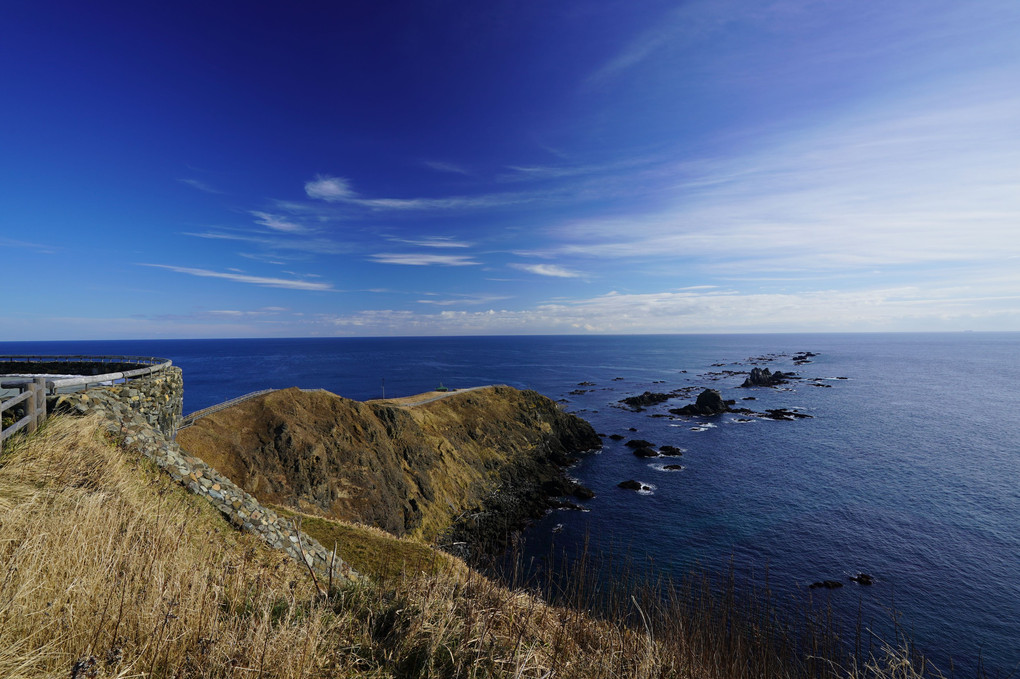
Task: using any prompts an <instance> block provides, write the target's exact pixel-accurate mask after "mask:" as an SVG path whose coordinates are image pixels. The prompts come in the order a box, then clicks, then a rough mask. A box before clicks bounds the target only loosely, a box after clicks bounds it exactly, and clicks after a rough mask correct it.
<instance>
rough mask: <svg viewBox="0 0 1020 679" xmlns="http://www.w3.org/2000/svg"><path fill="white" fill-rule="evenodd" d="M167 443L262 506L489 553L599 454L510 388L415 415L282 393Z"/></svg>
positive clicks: (593, 441) (575, 421)
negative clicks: (586, 457) (576, 459)
mask: <svg viewBox="0 0 1020 679" xmlns="http://www.w3.org/2000/svg"><path fill="white" fill-rule="evenodd" d="M177 440H178V443H180V445H181V447H182V448H183V449H184V450H186V451H188V452H189V453H191V454H193V455H196V456H198V457H201V458H202V459H204V460H205V461H206V462H207V463H209V464H210V465H212V466H213V467H215V468H217V469H218V470H220V471H221V472H222V473H224V474H225V475H226V476H228V477H229V478H231V479H232V480H233V481H234V482H235V483H237V484H238V485H240V486H241V487H243V488H244V489H245V490H247V491H248V492H250V493H251V494H252V495H254V496H255V497H257V498H258V499H259V500H261V501H263V502H267V503H273V504H278V505H285V506H290V507H294V508H295V509H298V510H300V511H303V512H306V513H312V514H319V515H322V516H326V517H330V518H340V519H345V520H348V521H356V522H360V523H366V524H370V525H374V526H378V527H379V528H382V529H384V530H387V531H389V532H391V533H393V534H395V535H405V534H409V535H414V536H418V537H422V538H424V539H426V540H432V539H435V538H437V537H440V536H441V535H445V536H446V537H447V539H448V540H455V539H456V540H468V541H471V542H474V543H475V544H483V545H484V548H486V549H487V550H488V549H492V548H498V546H499V543H500V538H499V536H498V535H497V533H500V532H502V533H506V530H507V529H508V528H513V527H515V526H516V525H519V524H520V522H521V521H523V520H525V519H527V518H528V517H529V516H531V515H534V514H535V513H537V512H540V511H542V510H543V509H544V508H545V507H547V506H548V502H547V499H546V498H547V497H548V496H549V495H561V494H569V493H571V492H574V491H576V490H577V487H576V484H573V483H572V482H570V481H569V480H567V479H566V477H565V476H564V475H563V473H562V467H563V466H564V465H565V464H567V463H568V462H569V460H570V458H571V456H572V455H573V454H574V453H577V452H580V451H583V450H587V449H591V448H596V447H598V446H599V445H601V444H600V441H599V439H598V437H597V436H596V434H595V432H594V430H592V428H591V426H590V425H588V424H587V423H586V422H584V421H583V420H581V419H579V418H577V417H575V416H573V415H568V414H566V413H563V412H562V411H560V410H559V409H558V408H557V407H556V404H555V403H553V402H552V401H550V400H549V399H547V398H545V397H544V396H541V395H540V394H537V393H535V392H532V391H518V390H516V389H512V388H510V387H487V388H485V389H480V390H475V391H470V392H463V393H454V394H452V395H450V396H448V397H446V398H443V399H442V400H439V401H434V402H432V403H427V404H423V405H418V406H407V405H400V404H398V403H396V402H388V401H374V402H367V403H361V402H357V401H351V400H349V399H345V398H341V397H339V396H336V395H334V394H330V393H328V392H324V391H318V392H302V391H300V390H298V389H286V390H282V391H277V392H273V393H271V394H267V395H265V396H262V397H259V398H256V399H253V400H251V401H246V402H243V403H240V404H238V405H236V406H233V407H231V408H228V409H227V410H223V411H220V412H218V413H214V414H212V415H209V416H207V417H204V418H202V419H200V420H199V421H198V422H197V423H196V424H195V425H194V426H192V427H189V428H187V429H183V430H181V431H180V433H179V434H178V437H177ZM489 542H492V543H493V544H491V545H490V544H485V543H489Z"/></svg>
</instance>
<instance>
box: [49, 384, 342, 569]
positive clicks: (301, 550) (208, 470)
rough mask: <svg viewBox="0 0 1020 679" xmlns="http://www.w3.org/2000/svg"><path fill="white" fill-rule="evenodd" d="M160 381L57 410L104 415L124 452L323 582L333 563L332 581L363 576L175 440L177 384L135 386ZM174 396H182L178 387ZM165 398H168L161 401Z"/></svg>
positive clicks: (79, 398)
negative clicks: (136, 456)
mask: <svg viewBox="0 0 1020 679" xmlns="http://www.w3.org/2000/svg"><path fill="white" fill-rule="evenodd" d="M172 370H173V371H175V372H176V380H177V382H176V384H180V383H181V380H180V372H181V371H180V369H179V368H172ZM161 372H166V371H161ZM159 377H160V375H159V374H156V375H152V376H149V377H145V378H141V379H139V380H132V381H131V382H129V383H127V384H125V385H116V386H112V387H96V388H92V389H88V390H87V391H83V392H76V393H73V394H61V395H60V396H58V397H57V398H56V399H55V401H56V402H55V404H54V412H57V413H61V412H63V413H71V414H76V415H85V414H88V413H93V412H97V413H100V414H102V415H103V416H104V417H105V418H106V420H107V421H106V424H105V427H106V430H107V431H109V432H110V433H111V434H113V435H114V436H115V437H117V438H118V439H119V441H120V442H121V444H122V445H123V447H124V448H126V449H128V450H132V451H135V452H138V453H140V454H142V455H144V456H145V457H147V458H149V459H150V460H152V461H153V462H155V463H156V465H158V466H159V467H160V468H161V469H163V470H164V471H166V472H167V473H168V474H170V476H172V477H173V478H174V479H175V480H176V481H178V482H180V483H181V484H182V485H184V486H185V487H187V488H188V490H190V491H191V492H193V493H195V494H197V495H201V496H203V497H205V498H206V499H208V500H209V501H210V502H212V503H213V505H214V506H215V507H216V508H217V509H219V510H220V512H222V513H223V514H224V515H225V516H226V517H227V519H228V520H229V521H230V523H231V524H233V525H234V526H235V527H237V528H239V529H241V530H245V531H249V532H252V533H255V534H256V535H258V536H259V537H261V538H262V539H263V540H264V541H265V542H266V544H268V545H269V546H270V547H272V548H273V549H282V550H283V551H285V552H287V554H289V555H290V556H291V557H292V558H293V559H294V560H295V561H297V562H298V563H301V564H304V565H307V566H310V567H311V568H312V570H314V571H315V572H316V574H317V575H318V577H320V578H321V579H322V580H321V582H322V583H323V584H325V582H327V581H328V580H329V579H330V564H331V563H332V566H333V573H332V580H333V581H334V582H337V581H342V580H345V579H346V580H349V579H356V578H359V577H360V576H359V575H358V573H357V572H355V571H354V570H353V569H352V568H351V567H350V566H348V565H347V564H346V563H344V561H343V560H342V559H341V558H340V556H339V555H337V556H336V558H335V560H333V556H332V554H331V552H330V551H327V550H326V548H325V547H323V546H322V545H321V544H319V543H318V542H317V541H316V540H315V539H314V538H312V537H310V536H308V535H306V534H305V533H303V532H301V531H300V530H298V529H297V527H296V526H295V525H294V523H293V522H292V521H291V520H290V519H287V518H285V517H282V516H279V515H278V514H277V513H276V512H275V511H273V510H272V509H270V508H269V507H265V506H263V505H262V504H260V503H259V501H258V500H256V499H255V498H254V497H252V496H251V495H250V494H248V493H247V492H245V491H244V490H243V489H241V488H239V487H238V486H237V485H235V484H234V482H233V481H231V480H230V479H228V478H227V477H225V476H223V475H222V474H220V473H219V472H218V471H216V470H215V469H213V468H212V467H210V466H209V465H207V464H206V463H205V462H203V461H202V460H200V459H199V458H197V457H192V456H190V455H188V454H187V453H186V452H184V451H182V450H181V449H180V447H179V446H178V445H177V444H176V443H175V442H173V441H172V440H171V439H172V438H173V434H174V433H175V432H176V425H173V426H171V424H172V423H179V422H180V404H181V401H180V398H179V397H178V398H177V400H176V401H174V399H173V397H172V394H173V393H175V392H174V389H175V387H174V380H173V379H169V380H167V379H164V380H163V381H162V382H161V383H157V384H151V385H140V387H139V386H136V382H141V381H143V380H152V379H153V378H159ZM164 377H165V376H164ZM157 382H159V381H158V379H157ZM176 393H177V394H181V393H182V392H181V390H180V389H179V388H177V390H176ZM163 396H166V398H165V399H162V397H163ZM161 399H162V403H163V405H161V403H160V402H161ZM174 403H176V409H174ZM164 408H165V409H166V412H164V411H163V409H164Z"/></svg>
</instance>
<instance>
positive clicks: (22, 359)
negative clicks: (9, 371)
mask: <svg viewBox="0 0 1020 679" xmlns="http://www.w3.org/2000/svg"><path fill="white" fill-rule="evenodd" d="M3 363H26V364H28V365H29V366H31V365H32V364H46V363H98V364H100V365H101V364H103V363H120V364H122V363H132V364H135V365H142V366H144V367H142V368H136V369H134V370H123V371H119V372H108V373H102V374H100V375H75V376H73V377H55V378H53V379H49V378H46V387H47V389H48V391H49V392H50V393H56V392H57V390H58V389H67V388H71V389H73V388H75V387H85V388H88V386H89V385H90V384H102V383H104V382H124V381H126V380H129V379H131V378H132V377H141V376H142V375H148V374H150V373H154V372H157V371H159V370H162V369H164V368H166V367H169V366H170V365H172V364H173V362H172V361H170V360H169V359H166V358H156V357H154V356H78V355H75V356H0V367H2V365H3ZM28 381H30V380H29V378H22V379H20V380H19V379H18V378H10V379H3V375H2V374H0V382H3V385H6V386H7V388H13V387H15V386H16V385H18V384H20V383H23V382H28Z"/></svg>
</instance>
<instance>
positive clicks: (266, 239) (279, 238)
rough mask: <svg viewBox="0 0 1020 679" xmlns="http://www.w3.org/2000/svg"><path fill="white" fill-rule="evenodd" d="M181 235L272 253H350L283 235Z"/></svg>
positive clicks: (346, 248) (343, 247)
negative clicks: (260, 249)
mask: <svg viewBox="0 0 1020 679" xmlns="http://www.w3.org/2000/svg"><path fill="white" fill-rule="evenodd" d="M182 235H185V236H191V237H193V238H204V239H206V240H225V241H238V242H241V243H254V244H256V245H260V246H262V247H265V248H267V249H269V250H272V251H274V252H279V251H297V252H302V253H311V254H323V255H337V254H343V253H346V252H350V247H349V246H346V245H343V244H341V243H337V242H335V241H331V240H327V239H325V238H287V237H285V236H284V234H282V233H281V234H278V235H277V234H273V235H270V234H266V235H262V236H251V235H248V234H243V233H231V232H226V231H203V232H188V231H185V232H183V234H182Z"/></svg>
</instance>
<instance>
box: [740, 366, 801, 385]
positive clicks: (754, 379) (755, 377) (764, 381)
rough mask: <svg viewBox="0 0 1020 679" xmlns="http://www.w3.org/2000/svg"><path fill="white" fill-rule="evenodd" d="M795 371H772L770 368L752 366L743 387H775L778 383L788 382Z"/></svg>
mask: <svg viewBox="0 0 1020 679" xmlns="http://www.w3.org/2000/svg"><path fill="white" fill-rule="evenodd" d="M793 377H794V375H793V373H784V372H780V371H778V370H777V371H775V372H772V371H771V370H769V369H768V368H765V369H764V370H763V369H761V368H751V374H750V375H748V376H747V379H745V380H744V383H743V384H741V385H740V386H741V387H774V386H776V385H778V384H786V382H787V380H789V379H791V378H793Z"/></svg>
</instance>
